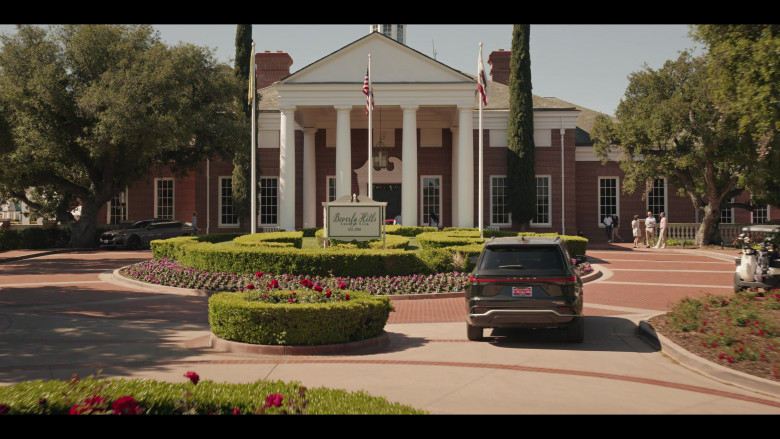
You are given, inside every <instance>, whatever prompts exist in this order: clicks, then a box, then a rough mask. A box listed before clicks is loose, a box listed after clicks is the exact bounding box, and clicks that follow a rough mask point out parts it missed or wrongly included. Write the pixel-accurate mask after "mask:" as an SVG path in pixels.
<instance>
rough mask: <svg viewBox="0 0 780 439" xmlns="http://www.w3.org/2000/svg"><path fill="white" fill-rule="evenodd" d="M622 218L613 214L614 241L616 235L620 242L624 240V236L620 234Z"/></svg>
mask: <svg viewBox="0 0 780 439" xmlns="http://www.w3.org/2000/svg"><path fill="white" fill-rule="evenodd" d="M619 229H620V218H618V216H617V215H612V241H613V242H614V241H615V237H616V236H617V238H618V239H619V240H620V242H623V237H622V236H620V231H619Z"/></svg>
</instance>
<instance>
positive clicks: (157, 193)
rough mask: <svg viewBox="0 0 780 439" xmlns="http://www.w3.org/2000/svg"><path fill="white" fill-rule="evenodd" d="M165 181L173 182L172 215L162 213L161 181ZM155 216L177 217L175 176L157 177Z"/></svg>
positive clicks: (155, 183)
mask: <svg viewBox="0 0 780 439" xmlns="http://www.w3.org/2000/svg"><path fill="white" fill-rule="evenodd" d="M163 181H170V182H171V215H170V217H167V216H161V215H160V207H161V206H160V187H159V185H160V183H161V182H163ZM154 217H155V218H161V219H174V218H176V180H175V179H173V178H169V177H166V178H155V179H154Z"/></svg>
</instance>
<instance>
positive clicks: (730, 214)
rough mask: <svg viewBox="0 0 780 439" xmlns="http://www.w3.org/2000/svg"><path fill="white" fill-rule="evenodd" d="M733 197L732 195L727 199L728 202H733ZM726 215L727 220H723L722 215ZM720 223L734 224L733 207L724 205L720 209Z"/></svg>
mask: <svg viewBox="0 0 780 439" xmlns="http://www.w3.org/2000/svg"><path fill="white" fill-rule="evenodd" d="M733 202H734V198H733V197H732V198H731V200H729V203H733ZM724 214H725V215H728V221H723V215H724ZM720 223H721V224H734V208H733V207H726V208H724V209H721V210H720Z"/></svg>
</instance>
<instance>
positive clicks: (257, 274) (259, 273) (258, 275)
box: [255, 271, 263, 277]
mask: <svg viewBox="0 0 780 439" xmlns="http://www.w3.org/2000/svg"><path fill="white" fill-rule="evenodd" d="M262 275H263V272H262V271H258V272H257V273H255V276H257V277H260V276H262Z"/></svg>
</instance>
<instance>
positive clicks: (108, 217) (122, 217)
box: [106, 187, 130, 224]
mask: <svg viewBox="0 0 780 439" xmlns="http://www.w3.org/2000/svg"><path fill="white" fill-rule="evenodd" d="M128 193H129V191H128V190H127V187H125V190H123V191H122V192H120V193H119V194H117V196H118V197H120V199H121V197H122V195H124V197H125V209H124V212H123V214H122V215H120V218H119V222H118V223H112V222H111V210H112V208H113V207H114V197H111V201H109V202H108V206H107V207H108V209H106V224H120V223H121V222H122V221H127V218H128V216H127V206H128V205H129V204H130V203H128V197H127V195H128Z"/></svg>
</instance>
